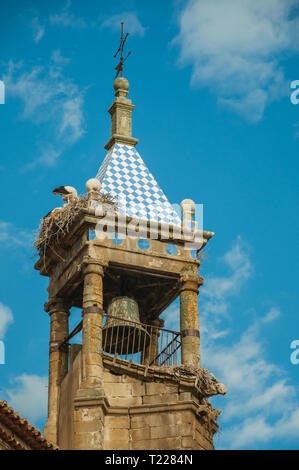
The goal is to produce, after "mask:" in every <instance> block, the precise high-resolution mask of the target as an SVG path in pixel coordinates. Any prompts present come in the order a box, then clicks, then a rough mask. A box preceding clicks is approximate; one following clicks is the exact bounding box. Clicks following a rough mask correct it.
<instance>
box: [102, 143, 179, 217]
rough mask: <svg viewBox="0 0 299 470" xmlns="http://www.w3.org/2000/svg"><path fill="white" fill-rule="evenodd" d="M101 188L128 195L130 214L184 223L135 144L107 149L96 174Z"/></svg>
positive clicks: (122, 196)
mask: <svg viewBox="0 0 299 470" xmlns="http://www.w3.org/2000/svg"><path fill="white" fill-rule="evenodd" d="M96 178H98V179H99V181H100V182H101V183H102V186H101V190H102V191H104V192H109V193H110V194H111V195H112V196H114V197H115V198H116V199H118V204H119V210H120V212H122V213H123V212H124V206H123V205H122V203H121V202H120V201H121V200H122V199H125V202H126V212H127V214H128V215H129V216H131V217H132V216H133V217H138V218H140V219H146V220H153V221H158V222H162V223H165V224H175V225H180V224H181V221H180V218H179V216H178V215H177V213H176V212H175V210H174V209H173V208H172V207H171V205H170V203H169V202H168V200H167V198H166V196H165V195H164V193H163V191H162V190H161V188H160V187H159V186H158V184H157V182H156V181H155V179H154V177H153V176H152V174H151V173H150V172H149V170H148V168H147V167H146V165H145V164H144V162H143V160H142V158H141V157H140V155H139V153H138V152H137V150H136V149H135V147H131V146H128V145H123V144H115V145H114V146H113V147H112V148H111V149H110V150H109V152H108V153H107V155H106V157H105V159H104V161H103V163H102V165H101V167H100V169H99V171H98V174H97V176H96Z"/></svg>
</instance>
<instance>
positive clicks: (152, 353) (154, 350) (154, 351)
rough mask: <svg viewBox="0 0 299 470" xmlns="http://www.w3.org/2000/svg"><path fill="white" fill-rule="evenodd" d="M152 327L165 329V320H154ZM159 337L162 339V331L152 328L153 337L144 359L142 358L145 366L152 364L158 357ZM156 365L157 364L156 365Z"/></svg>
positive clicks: (151, 336)
mask: <svg viewBox="0 0 299 470" xmlns="http://www.w3.org/2000/svg"><path fill="white" fill-rule="evenodd" d="M150 325H153V326H156V327H159V328H163V326H164V320H162V319H161V318H157V319H156V320H153V321H152V322H151V323H150ZM159 337H160V331H159V329H158V328H152V329H151V335H150V340H149V343H148V345H147V347H146V348H145V351H144V358H142V362H143V364H150V363H151V362H152V360H153V359H155V357H157V355H158V352H159ZM152 365H156V362H154V364H152Z"/></svg>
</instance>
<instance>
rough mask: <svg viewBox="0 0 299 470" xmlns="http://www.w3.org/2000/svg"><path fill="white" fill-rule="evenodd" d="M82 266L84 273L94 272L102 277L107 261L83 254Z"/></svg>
mask: <svg viewBox="0 0 299 470" xmlns="http://www.w3.org/2000/svg"><path fill="white" fill-rule="evenodd" d="M82 267H83V273H84V274H91V273H94V274H99V275H100V276H102V277H103V276H104V271H105V268H107V267H108V262H107V261H106V260H104V259H96V258H91V257H90V256H84V258H83V261H82Z"/></svg>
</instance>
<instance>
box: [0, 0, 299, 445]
mask: <svg viewBox="0 0 299 470" xmlns="http://www.w3.org/2000/svg"><path fill="white" fill-rule="evenodd" d="M110 3H111V4H110ZM298 14H299V5H298V1H297V0H287V1H285V0H263V2H260V1H258V0H254V1H253V0H244V1H237V0H213V1H212V2H211V1H210V0H193V1H191V0H189V1H185V2H182V1H168V0H167V1H164V2H160V1H159V2H158V1H157V0H152V1H151V2H146V1H144V0H143V1H139V2H137V1H133V0H128V1H127V2H125V6H124V2H121V1H114V2H113V4H112V2H109V3H108V2H104V1H94V0H93V1H90V0H89V1H88V0H86V1H85V2H81V1H76V0H73V1H72V2H70V1H68V2H64V1H58V0H57V1H55V0H54V1H52V2H50V3H46V2H38V1H33V0H32V1H30V0H28V1H17V0H16V1H14V2H9V1H6V2H5V1H3V2H2V3H1V16H2V26H1V33H0V34H1V41H2V45H4V46H3V47H2V48H1V60H0V79H1V80H3V81H4V83H5V86H6V102H5V105H1V106H0V113H1V130H0V136H1V138H0V152H1V161H0V177H1V189H2V199H1V214H0V241H1V244H0V256H1V266H2V269H1V274H0V276H1V283H0V340H2V341H3V342H4V344H5V352H6V364H5V365H0V396H1V398H5V399H7V400H8V401H9V403H10V404H11V405H12V406H14V407H15V408H16V409H17V410H18V411H20V412H21V414H22V415H24V416H26V417H28V418H29V419H30V420H31V421H32V422H33V423H34V424H36V425H37V426H39V427H42V426H43V425H44V423H45V415H46V396H47V388H46V387H47V371H48V335H49V318H48V316H47V314H46V313H44V311H43V303H44V302H45V301H46V300H47V298H46V287H47V279H45V278H42V277H40V276H39V274H38V272H36V271H34V269H33V264H34V262H35V258H34V250H33V249H32V241H33V237H34V232H35V230H36V229H37V227H38V225H39V222H40V219H41V218H42V217H43V216H44V215H45V214H46V213H47V212H48V211H49V210H51V209H52V208H53V207H55V206H57V205H58V204H59V203H60V201H59V202H58V200H57V196H56V197H55V196H52V194H51V192H52V189H53V188H54V187H56V186H59V185H61V184H68V185H72V186H75V187H76V188H77V189H78V191H79V192H83V191H85V182H86V180H87V179H88V178H90V177H94V176H95V175H96V173H97V170H98V167H99V166H100V164H101V162H102V160H103V158H104V156H105V150H104V148H103V146H104V144H105V143H106V142H107V141H108V139H109V135H110V122H109V115H108V113H107V109H108V108H109V106H110V104H111V102H112V100H113V97H114V95H113V78H114V73H115V71H114V68H115V66H116V63H115V60H114V59H113V54H114V52H115V51H116V49H117V47H118V44H119V23H120V21H121V20H124V21H125V25H126V26H125V27H126V29H127V30H128V31H129V32H130V33H131V35H130V37H129V40H128V44H127V47H128V50H129V49H132V51H133V52H132V55H131V57H130V58H129V59H128V61H127V63H126V67H125V76H126V77H127V78H128V79H129V81H130V98H131V99H132V100H133V103H134V104H135V105H136V109H135V110H134V113H133V136H134V137H137V138H138V139H139V144H138V146H137V149H138V151H139V153H140V154H141V156H142V158H143V159H144V161H145V163H146V164H147V165H148V167H149V169H150V171H151V172H152V173H153V175H154V176H155V177H156V179H157V181H158V183H159V184H160V186H161V187H162V189H163V190H164V192H165V193H166V195H167V196H168V198H169V200H170V201H171V202H172V203H180V201H181V200H183V199H185V198H187V197H188V198H191V199H193V200H194V201H195V202H197V203H200V204H204V225H205V228H206V229H207V230H211V231H214V232H215V236H214V238H213V239H212V240H211V241H210V242H209V246H208V247H207V249H206V250H205V252H206V253H205V259H204V260H203V261H202V267H201V274H202V275H203V276H204V277H205V285H204V286H203V287H202V288H201V293H200V296H199V311H200V321H201V337H202V361H203V365H204V366H205V367H209V368H210V369H211V370H212V371H213V373H214V374H215V375H216V376H217V378H218V379H219V380H220V381H221V382H223V383H225V385H226V386H227V389H228V394H227V395H226V396H225V397H215V398H214V399H213V404H214V406H216V407H218V408H220V409H222V410H223V412H222V414H221V416H220V418H219V421H220V425H221V432H220V433H219V436H217V437H216V438H215V445H216V448H234V449H247V448H250V449H252V448H254V449H268V448H270V449H296V448H298V435H299V392H298V374H299V364H298V365H294V364H292V363H291V361H290V355H291V352H292V350H291V349H290V344H291V342H292V341H293V340H296V339H299V325H298V307H299V299H298V283H297V280H298V274H299V273H298V270H299V268H298V266H299V264H298V228H299V223H298V170H299V164H298V145H299V140H298V137H299V127H298V126H299V106H296V105H294V104H292V103H291V101H290V94H291V89H290V83H291V82H292V81H293V80H298V79H299V68H298V52H299V37H298V30H299V28H298ZM164 316H165V318H166V324H167V325H168V326H172V327H176V326H177V319H178V305H177V302H176V303H174V304H173V305H172V306H171V307H170V308H169V309H168V311H167V313H166V314H165V315H164ZM77 320H78V316H76V315H74V317H73V318H72V319H71V325H74V324H76V321H77Z"/></svg>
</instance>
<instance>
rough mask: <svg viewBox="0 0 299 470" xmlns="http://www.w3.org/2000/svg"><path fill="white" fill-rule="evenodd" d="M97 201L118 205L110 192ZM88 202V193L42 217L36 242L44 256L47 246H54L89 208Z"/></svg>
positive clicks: (35, 244)
mask: <svg viewBox="0 0 299 470" xmlns="http://www.w3.org/2000/svg"><path fill="white" fill-rule="evenodd" d="M95 202H98V203H101V204H111V205H113V206H115V207H116V201H115V199H114V198H113V197H112V196H111V195H110V194H101V195H100V197H99V199H98V200H97V201H95ZM88 203H89V199H88V197H87V195H82V196H80V197H79V198H77V199H74V200H72V201H70V202H68V203H67V204H66V205H65V206H63V207H57V208H56V209H54V210H53V211H51V212H49V214H47V215H46V216H45V217H44V218H43V219H42V221H41V223H40V225H39V228H38V230H37V234H36V239H35V242H34V246H35V248H36V249H37V252H38V254H39V255H40V256H44V255H45V253H46V250H47V248H49V247H53V246H54V245H55V244H56V243H57V242H58V241H59V240H60V239H61V237H63V236H64V235H66V234H67V233H69V231H70V228H71V226H72V225H73V223H74V221H75V219H76V218H77V217H78V216H79V215H80V214H82V213H83V212H84V211H86V209H88Z"/></svg>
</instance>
